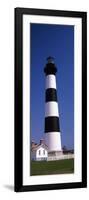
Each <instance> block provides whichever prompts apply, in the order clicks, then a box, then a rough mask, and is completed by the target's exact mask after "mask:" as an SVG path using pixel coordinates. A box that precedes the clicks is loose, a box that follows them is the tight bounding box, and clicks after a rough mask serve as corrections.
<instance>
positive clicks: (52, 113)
mask: <svg viewBox="0 0 89 200" xmlns="http://www.w3.org/2000/svg"><path fill="white" fill-rule="evenodd" d="M44 72H45V75H46V91H45V135H46V143H47V146H48V157H50V158H51V159H58V158H59V157H60V155H61V154H62V147H61V133H60V124H59V111H58V102H57V88H56V72H57V68H56V66H55V63H54V58H53V57H48V58H47V63H46V66H45V68H44Z"/></svg>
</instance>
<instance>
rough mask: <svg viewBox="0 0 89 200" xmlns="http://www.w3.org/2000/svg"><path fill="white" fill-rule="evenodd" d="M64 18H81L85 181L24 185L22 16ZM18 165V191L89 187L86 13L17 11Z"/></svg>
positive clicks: (16, 105) (16, 98) (15, 178)
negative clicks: (88, 179) (88, 185)
mask: <svg viewBox="0 0 89 200" xmlns="http://www.w3.org/2000/svg"><path fill="white" fill-rule="evenodd" d="M24 14H25V15H40V17H41V16H55V17H56V16H61V17H74V18H76V17H77V18H81V19H82V41H81V42H82V163H81V165H82V181H81V182H71V183H56V184H44V185H23V127H22V124H23V63H22V57H23V40H22V33H23V15H24ZM14 85H15V88H14V91H15V93H14V95H15V107H14V113H15V116H14V118H15V123H14V124H15V125H14V141H15V144H14V146H15V149H14V152H15V155H14V157H15V163H14V190H15V191H16V192H25V191H37V190H54V189H55V190H56V189H67V188H69V189H71V188H84V187H87V13H86V12H78V11H61V10H45V9H32V8H15V84H14Z"/></svg>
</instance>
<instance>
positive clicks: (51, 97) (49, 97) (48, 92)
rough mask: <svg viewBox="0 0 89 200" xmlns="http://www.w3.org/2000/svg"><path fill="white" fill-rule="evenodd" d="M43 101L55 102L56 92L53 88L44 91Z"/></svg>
mask: <svg viewBox="0 0 89 200" xmlns="http://www.w3.org/2000/svg"><path fill="white" fill-rule="evenodd" d="M45 101H46V102H48V101H57V91H56V89H54V88H48V89H47V90H46V95H45Z"/></svg>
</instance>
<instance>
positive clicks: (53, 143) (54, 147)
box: [45, 132, 62, 151]
mask: <svg viewBox="0 0 89 200" xmlns="http://www.w3.org/2000/svg"><path fill="white" fill-rule="evenodd" d="M45 137H46V144H47V146H48V151H62V147H61V136H60V132H49V133H46V136H45Z"/></svg>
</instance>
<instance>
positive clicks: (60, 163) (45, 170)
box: [31, 159, 74, 175]
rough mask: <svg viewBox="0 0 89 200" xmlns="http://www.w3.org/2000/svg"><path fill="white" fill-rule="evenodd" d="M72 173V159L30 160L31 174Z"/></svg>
mask: <svg viewBox="0 0 89 200" xmlns="http://www.w3.org/2000/svg"><path fill="white" fill-rule="evenodd" d="M67 173H74V159H66V160H56V161H31V175H49V174H67Z"/></svg>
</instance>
